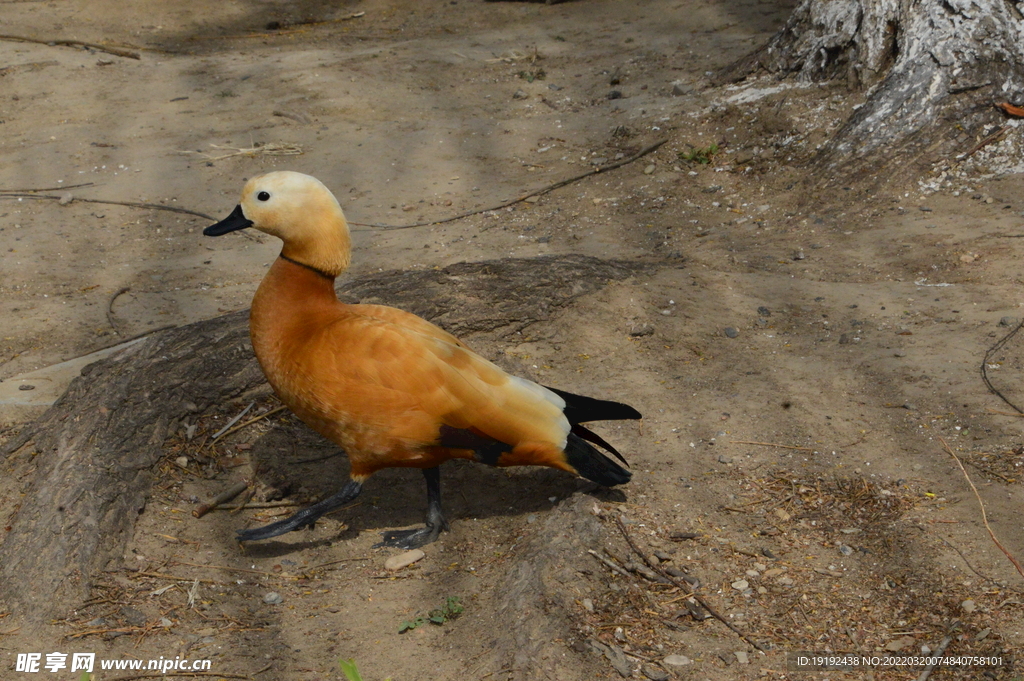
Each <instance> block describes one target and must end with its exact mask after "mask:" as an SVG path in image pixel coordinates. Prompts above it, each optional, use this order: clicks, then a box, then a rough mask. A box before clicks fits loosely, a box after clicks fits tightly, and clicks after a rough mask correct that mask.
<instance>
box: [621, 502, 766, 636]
mask: <svg viewBox="0 0 1024 681" xmlns="http://www.w3.org/2000/svg"><path fill="white" fill-rule="evenodd" d="M615 524H616V525H618V526H619V532H621V533H622V536H623V537H625V539H626V543H627V544H629V547H630V548H631V549H633V552H634V553H636V555H638V556H640V559H641V560H642V561H643V562H645V563H646V564H647V567H649V568H651V569H652V570H654V571H655V572H656V573H658V574H659V575H661V576H662V577H664V578H665V579H667V580H668V581H670V582H671V583H672V584H674V585H675V586H677V587H679V588H680V589H682V590H683V591H689V590H690V589H691V587H690V585H688V584H685V583H683V582H681V581H679V580H677V579H676V578H675V577H673V576H672V575H670V574H669V573H667V572H665V571H664V570H663V569H662V568H661V566H660V565H656V564H655V563H654V562H653V561H651V559H650V558H648V557H647V555H646V554H645V553H644V552H643V551H641V550H640V547H639V546H637V544H636V542H635V541H633V538H632V537H631V536H629V531H628V530H626V524H625V523H623V522H622V518H620V517H618V516H616V517H615ZM693 598H694V600H696V601H697V602H698V603H700V604H701V606H702V607H703V608H704V609H705V610H707V611H708V612H709V613H711V616H712V617H714V618H715V619H716V620H718V621H719V622H721V623H722V624H724V625H725V626H727V627H729V629H730V630H731V631H732V632H733V633H734V634H736V635H737V636H739V637H740V638H742V639H743V640H744V641H746V642H747V643H749V644H750V645H752V646H754V648H756V649H758V650H760V651H761V652H762V653H766V652H768V651H766V650H765V649H764V648H762V647H761V646H760V645H759V644H758V643H757V642H755V641H754V640H753V639H751V638H750V637H749V636H747V635H746V634H744V633H743V632H742V631H740V630H739V629H737V628H736V627H734V626H733V625H732V623H731V622H729V620H727V619H725V618H724V617H722V616H721V615H720V614H719V613H718V611H717V610H715V609H714V608H712V607H711V605H710V604H709V603H708V602H707V601H706V600H705V599H704V598H702V597H701V596H700V594H697V593H694V594H693Z"/></svg>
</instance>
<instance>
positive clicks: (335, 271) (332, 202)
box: [239, 170, 352, 276]
mask: <svg viewBox="0 0 1024 681" xmlns="http://www.w3.org/2000/svg"><path fill="white" fill-rule="evenodd" d="M239 207H240V208H241V210H242V215H243V216H244V218H245V220H250V221H252V226H253V227H255V228H256V229H258V230H260V231H261V232H266V233H267V234H271V235H273V236H276V237H278V238H279V239H281V240H282V241H283V242H284V247H283V248H282V249H281V253H282V254H283V255H285V256H286V257H288V258H290V259H292V260H295V261H296V262H300V263H302V264H304V265H309V266H310V267H313V268H315V269H318V270H320V271H321V272H325V273H327V274H329V275H331V276H337V275H339V274H341V273H342V272H343V271H344V270H345V269H346V268H347V267H348V264H349V259H350V257H351V254H352V241H351V239H350V238H349V232H348V223H347V222H346V221H345V214H344V213H343V212H342V210H341V206H340V205H339V204H338V200H337V199H336V198H334V194H332V193H331V191H330V190H329V189H328V188H327V187H325V186H324V184H323V183H322V182H320V180H318V179H316V178H315V177H311V176H309V175H303V174H302V173H296V172H292V171H289V170H279V171H274V172H270V173H266V174H265V175H257V176H256V177H254V178H252V179H251V180H249V181H248V182H246V183H245V187H243V188H242V200H241V202H240V203H239Z"/></svg>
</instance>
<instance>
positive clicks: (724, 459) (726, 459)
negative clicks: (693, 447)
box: [718, 454, 732, 463]
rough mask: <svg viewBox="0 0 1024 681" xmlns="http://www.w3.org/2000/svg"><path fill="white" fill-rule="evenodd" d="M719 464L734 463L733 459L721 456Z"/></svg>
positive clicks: (719, 456)
mask: <svg viewBox="0 0 1024 681" xmlns="http://www.w3.org/2000/svg"><path fill="white" fill-rule="evenodd" d="M718 463H732V457H728V456H726V455H725V454H719V455H718Z"/></svg>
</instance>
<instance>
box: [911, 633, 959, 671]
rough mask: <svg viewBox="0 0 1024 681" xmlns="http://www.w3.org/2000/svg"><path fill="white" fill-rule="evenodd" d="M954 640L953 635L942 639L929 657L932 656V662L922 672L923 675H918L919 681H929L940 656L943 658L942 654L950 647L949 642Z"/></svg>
mask: <svg viewBox="0 0 1024 681" xmlns="http://www.w3.org/2000/svg"><path fill="white" fill-rule="evenodd" d="M952 640H953V637H952V636H947V637H946V638H944V639H942V642H941V643H939V647H938V648H936V649H935V651H934V652H932V653H931V654H930V655H929V657H930V658H932V662H931V663H930V664H929V665H928V666H927V667H925V668H924V671H923V672H921V675H920V676H918V677H917V681H928V677H929V676H931V675H932V671H934V670H935V667H936V665H937V664H938V661H939V660H938V658H941V657H942V654H943V653H945V652H946V648H947V647H949V642H950V641H952Z"/></svg>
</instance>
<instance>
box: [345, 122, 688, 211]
mask: <svg viewBox="0 0 1024 681" xmlns="http://www.w3.org/2000/svg"><path fill="white" fill-rule="evenodd" d="M667 141H668V140H667V139H664V140H661V141H659V142H655V143H654V144H652V145H650V146H649V147H644V148H643V149H641V150H640V151H638V152H637V153H635V154H633V155H632V156H630V157H629V158H624V159H621V160H619V161H616V162H615V163H609V164H608V165H604V166H600V167H598V168H594V169H593V170H588V171H587V172H585V173H580V174H579V175H574V176H573V177H570V178H568V179H565V180H560V181H558V182H555V183H554V184H549V185H548V186H546V187H541V188H540V189H534V190H533V191H529V192H527V193H525V194H523V195H521V196H519V197H518V198H515V199H512V200H511V201H506V202H504V203H501V204H498V205H497V206H491V207H489V208H477V209H476V210H470V211H466V212H465V213H459V214H458V215H453V216H452V217H448V218H442V219H440V220H428V221H426V222H414V223H413V224H410V225H381V224H376V223H372V224H371V223H365V222H350V223H349V224H350V225H359V226H360V227H375V228H377V229H411V228H412V227H425V226H427V225H440V224H444V223H446V222H454V221H456V220H461V219H462V218H468V217H470V216H471V215H479V214H480V213H487V212H490V211H492V210H501V209H502V208H507V207H509V206H511V205H513V204H516V203H519V202H520V201H525V200H526V199H528V198H530V197H531V196H543V195H544V194H547V193H548V192H552V191H554V190H556V189H560V188H562V187H564V186H566V185H567V184H572V183H573V182H578V181H580V180H582V179H583V178H586V177H590V176H591V175H597V174H598V173H605V172H608V171H609V170H614V169H615V168H621V167H622V166H624V165H628V164H630V163H633V162H634V161H636V160H637V159H641V158H643V157H644V156H647V155H648V154H650V153H651V152H654V151H656V150H657V149H658V148H659V147H661V145H663V144H664V143H665V142H667Z"/></svg>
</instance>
